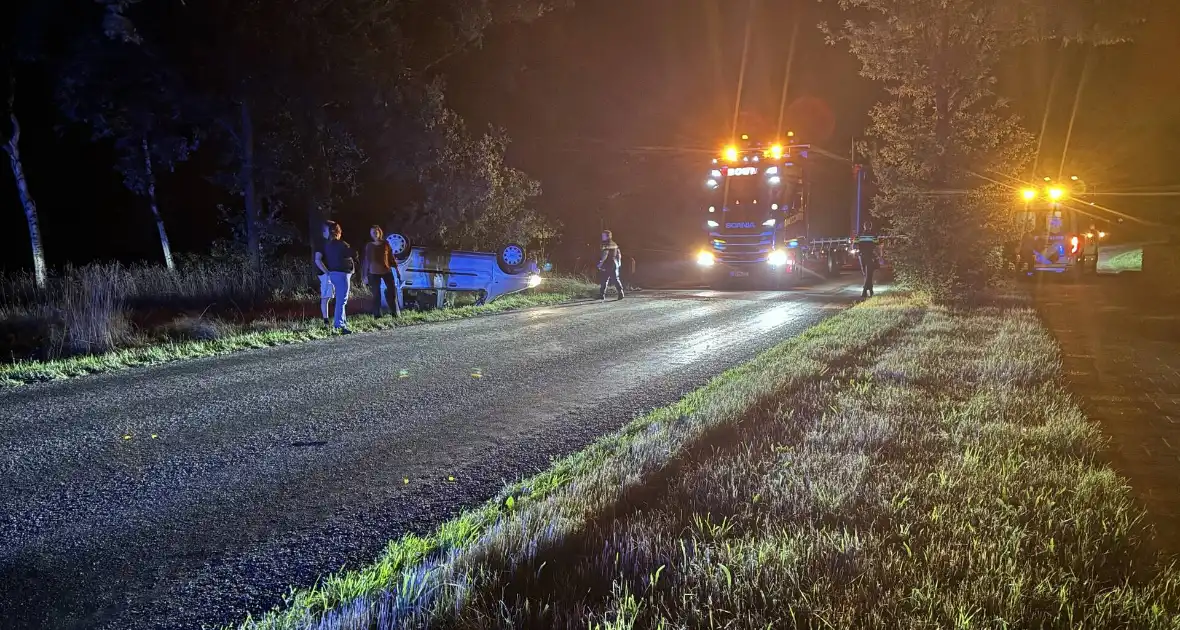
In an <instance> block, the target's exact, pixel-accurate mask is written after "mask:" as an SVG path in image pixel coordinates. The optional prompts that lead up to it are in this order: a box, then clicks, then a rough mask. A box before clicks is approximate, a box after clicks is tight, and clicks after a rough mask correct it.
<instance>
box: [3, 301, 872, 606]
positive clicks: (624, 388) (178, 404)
mask: <svg viewBox="0 0 1180 630" xmlns="http://www.w3.org/2000/svg"><path fill="white" fill-rule="evenodd" d="M852 280H853V278H845V279H844V280H843V281H841V282H835V283H830V282H829V283H824V284H818V285H816V286H812V287H803V288H801V289H798V290H796V291H791V292H783V293H761V292H745V293H740V292H739V293H717V292H713V291H704V290H697V291H692V290H690V291H654V292H652V291H648V292H643V293H637V294H633V296H632V297H630V298H628V299H627V300H625V301H623V302H621V303H606V304H603V303H597V302H593V303H579V304H573V305H565V306H560V307H551V308H539V309H532V310H528V311H521V312H516V313H508V314H502V315H492V316H488V317H482V318H476V319H470V320H465V321H457V322H451V323H443V324H433V325H426V326H417V327H411V328H404V329H400V330H395V331H388V332H381V333H371V334H357V335H353V336H351V337H337V338H333V339H329V340H323V341H319V342H313V343H306V344H301V345H293V346H285V347H279V348H271V349H267V350H259V351H252V352H244V353H239V354H235V355H231V356H227V357H222V358H215V359H202V360H195V361H189V362H183V363H176V364H172V365H166V366H160V367H155V368H146V369H138V370H132V371H126V372H121V373H117V374H111V375H105V376H96V377H88V378H83V379H77V380H73V381H65V382H61V383H51V384H44V385H35V386H28V387H23V388H17V389H12V390H7V391H0V626H3V627H4V628H111V629H113V628H119V629H124V628H132V629H138V628H163V627H166V628H195V627H201V625H202V624H214V623H228V622H233V621H236V620H238V619H241V618H242V617H244V615H245V614H246V613H247V612H252V613H255V614H257V613H259V612H263V611H265V610H268V609H269V608H271V607H272V606H274V605H275V604H278V603H279V602H280V601H281V596H282V594H283V593H284V592H285V591H286V588H287V587H288V586H289V585H293V584H294V585H308V584H311V583H313V582H314V581H315V579H316V578H317V576H320V575H322V574H324V573H327V572H331V571H334V570H337V569H339V568H340V567H341V566H343V565H349V566H355V565H356V564H358V563H364V562H365V561H367V560H370V559H372V558H373V557H375V556H376V555H377V554H378V553H379V552H380V550H381V549H382V548H383V546H384V544H385V543H386V541H388V540H390V539H393V538H396V537H398V536H399V535H401V534H404V533H406V532H411V531H416V532H424V531H427V530H429V528H430V527H432V526H433V525H436V524H438V523H439V522H441V521H443V520H444V519H446V518H447V517H449V516H451V515H454V514H455V513H457V512H458V511H459V510H461V509H462V508H464V507H469V506H472V505H475V504H478V503H479V502H480V501H483V500H486V499H487V498H488V497H489V496H491V495H492V494H494V493H495V492H496V491H497V490H499V489H500V488H501V487H502V486H503V483H504V481H505V480H514V479H518V478H520V477H521V476H523V475H527V474H529V473H532V472H534V471H537V470H540V469H543V468H544V467H546V465H547V464H548V462H549V460H550V458H552V457H560V456H563V455H567V454H569V453H572V452H575V451H577V450H578V449H580V448H582V447H584V446H585V445H586V444H588V443H589V442H591V441H592V440H594V439H595V438H596V437H598V436H600V435H603V434H605V433H608V432H610V431H612V430H614V429H616V428H618V427H619V426H621V425H622V424H624V423H625V422H627V421H628V420H630V419H631V418H632V417H634V416H636V415H637V414H640V413H642V412H644V411H646V410H649V409H651V408H653V407H656V406H659V405H662V404H666V403H668V402H671V401H673V400H675V399H676V398H678V397H679V396H681V395H683V394H684V393H686V392H688V391H690V390H692V389H693V388H695V387H698V386H700V385H701V384H703V383H704V382H706V381H707V380H708V379H709V378H710V377H712V376H714V375H716V374H717V373H719V372H721V371H722V370H724V369H726V368H728V367H731V366H733V365H735V364H737V363H740V362H742V361H744V360H747V359H750V358H751V357H753V356H754V355H755V354H756V353H758V352H759V351H761V350H763V349H765V348H766V347H768V346H770V345H772V344H774V343H776V342H778V341H781V340H783V339H785V338H787V337H789V336H791V335H794V334H797V333H799V332H801V331H802V330H804V329H806V328H807V327H809V326H811V325H813V324H815V323H816V322H818V321H820V320H821V319H823V318H824V317H827V316H829V315H832V314H834V313H836V312H838V311H839V310H840V309H841V308H843V307H844V306H846V305H848V304H849V303H850V302H851V301H852V300H853V299H854V298H855V297H856V296H858V295H859V290H858V288H856V287H855V286H854V284H853V282H852ZM475 375H478V376H475ZM125 436H130V438H129V439H126V438H125ZM448 477H454V478H455V480H454V481H453V482H452V481H449V480H448ZM405 479H409V483H408V484H406V483H404V480H405Z"/></svg>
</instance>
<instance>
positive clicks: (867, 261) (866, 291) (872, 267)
mask: <svg viewBox="0 0 1180 630" xmlns="http://www.w3.org/2000/svg"><path fill="white" fill-rule="evenodd" d="M856 251H857V253H859V254H860V271H861V273H862V274H864V278H865V283H864V286H863V287H862V288H861V290H860V296H861V297H872V296H873V274H874V273H875V272H876V271H877V265H878V263H877V261H878V258H879V257H880V254H879V251H878V249H877V237H876V236H875V235H874V234H873V231H872V225H871V224H869V223H865V224H864V231H862V232H861V233H860V235H858V236H857V237H856Z"/></svg>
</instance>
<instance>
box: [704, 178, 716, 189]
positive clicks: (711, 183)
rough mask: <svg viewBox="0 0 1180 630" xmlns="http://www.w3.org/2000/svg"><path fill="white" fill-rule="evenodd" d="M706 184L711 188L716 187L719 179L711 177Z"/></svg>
mask: <svg viewBox="0 0 1180 630" xmlns="http://www.w3.org/2000/svg"><path fill="white" fill-rule="evenodd" d="M705 185H706V186H708V187H709V188H716V187H717V180H715V179H710V180H709V181H707V182H705Z"/></svg>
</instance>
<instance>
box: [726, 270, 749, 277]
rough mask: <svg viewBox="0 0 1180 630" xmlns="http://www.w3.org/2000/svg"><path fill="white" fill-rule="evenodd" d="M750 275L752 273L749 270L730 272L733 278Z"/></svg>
mask: <svg viewBox="0 0 1180 630" xmlns="http://www.w3.org/2000/svg"><path fill="white" fill-rule="evenodd" d="M749 275H750V272H748V271H731V272H729V276H730V277H731V278H745V277H747V276H749Z"/></svg>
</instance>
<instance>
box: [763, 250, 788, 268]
mask: <svg viewBox="0 0 1180 630" xmlns="http://www.w3.org/2000/svg"><path fill="white" fill-rule="evenodd" d="M766 262H768V263H770V266H771V267H781V266H783V265H785V264H787V252H784V251H783V250H781V249H776V250H774V251H772V252H770V256H768V257H767V258H766Z"/></svg>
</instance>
